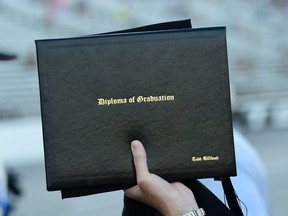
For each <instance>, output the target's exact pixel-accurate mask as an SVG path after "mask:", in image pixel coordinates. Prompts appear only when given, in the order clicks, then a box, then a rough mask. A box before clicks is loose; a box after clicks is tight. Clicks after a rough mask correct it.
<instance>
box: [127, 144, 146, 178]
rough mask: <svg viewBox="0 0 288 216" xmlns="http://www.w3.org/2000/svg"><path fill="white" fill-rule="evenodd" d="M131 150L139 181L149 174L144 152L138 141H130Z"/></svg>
mask: <svg viewBox="0 0 288 216" xmlns="http://www.w3.org/2000/svg"><path fill="white" fill-rule="evenodd" d="M131 150H132V155H133V160H134V165H135V170H136V176H137V179H141V178H143V177H145V176H146V175H147V174H149V170H148V166H147V155H146V151H145V149H144V146H143V145H142V143H141V142H140V141H138V140H134V141H132V143H131Z"/></svg>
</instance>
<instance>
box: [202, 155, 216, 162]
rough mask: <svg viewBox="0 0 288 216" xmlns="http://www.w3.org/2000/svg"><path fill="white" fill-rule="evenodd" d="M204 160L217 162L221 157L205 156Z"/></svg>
mask: <svg viewBox="0 0 288 216" xmlns="http://www.w3.org/2000/svg"><path fill="white" fill-rule="evenodd" d="M203 160H204V161H215V160H219V156H204V157H203Z"/></svg>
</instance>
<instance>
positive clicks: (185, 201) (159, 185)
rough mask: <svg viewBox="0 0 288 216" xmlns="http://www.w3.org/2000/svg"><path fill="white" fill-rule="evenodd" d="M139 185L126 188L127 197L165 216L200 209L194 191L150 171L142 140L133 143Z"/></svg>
mask: <svg viewBox="0 0 288 216" xmlns="http://www.w3.org/2000/svg"><path fill="white" fill-rule="evenodd" d="M131 150H132V154H133V160H134V165H135V169H136V177H137V185H136V186H134V187H132V188H129V189H126V190H124V193H125V195H126V196H127V197H129V198H131V199H134V200H137V201H140V202H143V203H145V204H147V205H149V206H151V207H153V208H155V209H157V210H158V211H159V212H160V213H161V214H162V215H164V216H181V215H184V214H186V213H187V212H190V211H192V210H195V209H198V205H197V202H196V200H195V197H194V195H193V193H192V191H191V190H190V189H189V188H188V187H186V186H185V185H184V184H182V183H180V182H175V183H168V182H167V181H166V180H164V179H162V178H161V177H159V176H157V175H155V174H152V173H150V172H149V169H148V166H147V155H146V151H145V149H144V147H143V145H142V143H141V142H140V141H137V140H135V141H133V142H132V143H131Z"/></svg>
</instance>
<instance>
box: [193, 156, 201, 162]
mask: <svg viewBox="0 0 288 216" xmlns="http://www.w3.org/2000/svg"><path fill="white" fill-rule="evenodd" d="M192 161H193V162H197V161H202V158H201V157H192Z"/></svg>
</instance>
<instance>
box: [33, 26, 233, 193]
mask: <svg viewBox="0 0 288 216" xmlns="http://www.w3.org/2000/svg"><path fill="white" fill-rule="evenodd" d="M184 22H185V23H187V21H184ZM179 23H181V24H183V22H179ZM185 23H184V25H182V27H179V28H177V24H176V25H175V26H174V27H172V29H169V27H165V28H168V29H166V30H164V29H165V28H164V29H163V28H162V29H161V28H160V30H159V29H157V25H156V27H155V26H154V27H155V29H153V28H152V30H150V31H148V30H143V31H141V29H136V30H135V29H134V30H131V32H129V31H128V32H125V33H121V32H114V33H110V34H100V35H90V36H85V37H77V38H63V39H48V40H37V41H36V48H37V59H38V72H39V83H40V96H41V115H42V125H43V138H44V151H45V168H46V180H47V189H48V190H49V191H54V190H61V191H62V196H63V198H66V197H73V196H81V195H86V194H91V193H99V192H106V191H111V190H118V189H124V188H127V187H130V186H132V185H134V184H135V183H136V181H135V172H134V167H133V162H132V156H131V152H130V142H131V141H132V140H134V139H138V140H140V141H142V143H143V144H144V146H145V148H146V151H147V154H148V166H149V168H150V171H151V172H152V173H155V174H157V175H159V176H161V177H163V178H164V179H166V180H168V181H181V180H189V179H195V178H208V177H209V178H210V177H213V178H220V177H226V176H234V175H236V166H235V154H234V144H233V135H232V121H231V108H230V95H229V76H228V62H227V48H226V30H225V27H213V28H200V29H190V27H191V26H190V27H189V25H188V26H187V24H185ZM174 24H175V23H174ZM160 26H161V25H160ZM168 26H169V24H168ZM158 27H159V25H158ZM148 29H149V27H148Z"/></svg>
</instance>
